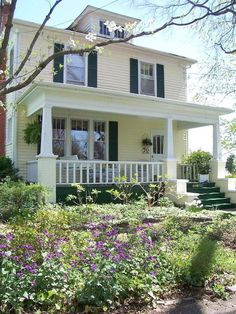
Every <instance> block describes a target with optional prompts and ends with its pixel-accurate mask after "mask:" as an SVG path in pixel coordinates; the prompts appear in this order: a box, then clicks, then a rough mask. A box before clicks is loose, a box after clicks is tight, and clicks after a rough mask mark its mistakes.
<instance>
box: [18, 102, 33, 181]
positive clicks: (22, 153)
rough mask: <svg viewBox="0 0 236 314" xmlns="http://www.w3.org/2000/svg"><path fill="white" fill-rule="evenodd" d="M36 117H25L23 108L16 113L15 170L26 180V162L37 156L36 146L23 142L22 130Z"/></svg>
mask: <svg viewBox="0 0 236 314" xmlns="http://www.w3.org/2000/svg"><path fill="white" fill-rule="evenodd" d="M36 118H37V117H31V118H27V117H26V110H25V108H24V107H23V106H21V107H20V108H19V109H18V112H17V124H18V127H17V163H16V165H17V168H19V170H20V173H19V175H20V176H22V177H23V178H24V179H26V174H27V161H29V160H34V159H35V156H36V155H37V145H36V144H27V143H26V142H25V141H24V129H25V127H26V126H27V124H28V123H30V122H32V121H34V120H35V119H36Z"/></svg>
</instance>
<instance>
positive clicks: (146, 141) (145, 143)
mask: <svg viewBox="0 0 236 314" xmlns="http://www.w3.org/2000/svg"><path fill="white" fill-rule="evenodd" d="M142 145H143V152H144V153H145V154H148V153H149V151H150V146H152V141H151V139H150V138H148V137H145V138H144V139H143V140H142Z"/></svg>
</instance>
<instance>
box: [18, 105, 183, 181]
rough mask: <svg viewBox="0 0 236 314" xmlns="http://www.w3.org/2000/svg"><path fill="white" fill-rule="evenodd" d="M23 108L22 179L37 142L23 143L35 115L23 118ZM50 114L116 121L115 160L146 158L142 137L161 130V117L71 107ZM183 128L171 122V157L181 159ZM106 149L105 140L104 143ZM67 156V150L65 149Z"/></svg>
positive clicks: (20, 127) (22, 112)
mask: <svg viewBox="0 0 236 314" xmlns="http://www.w3.org/2000/svg"><path fill="white" fill-rule="evenodd" d="M25 113H26V112H25V109H24V108H23V107H21V109H20V110H19V112H18V137H17V143H18V164H17V167H19V168H20V170H21V171H20V175H21V176H23V177H24V178H26V173H27V168H26V167H27V161H28V160H34V159H35V156H36V154H37V145H34V144H30V145H28V144H26V143H25V142H24V139H23V136H24V132H23V130H24V128H25V127H26V125H27V123H29V122H30V121H32V120H33V119H35V118H36V116H35V118H33V117H32V118H31V119H29V118H27V117H26V115H25ZM53 117H60V118H65V119H91V120H102V121H107V122H108V121H117V122H118V160H119V161H150V160H151V152H150V153H149V154H145V153H143V150H142V144H141V142H142V139H143V138H145V137H151V131H152V130H153V129H157V130H163V131H164V130H165V120H164V119H150V118H141V117H133V116H123V115H114V114H101V113H98V112H96V113H92V112H86V111H83V112H82V111H75V110H61V109H60V110H59V109H56V108H54V109H53ZM183 133H184V131H183V130H181V131H179V130H178V129H177V123H174V145H175V157H176V158H178V159H179V160H181V157H182V155H183V154H184V148H185V146H184V141H183ZM68 139H69V133H67V140H68ZM107 149H108V142H107ZM67 154H68V155H69V154H70V152H69V151H68V152H67Z"/></svg>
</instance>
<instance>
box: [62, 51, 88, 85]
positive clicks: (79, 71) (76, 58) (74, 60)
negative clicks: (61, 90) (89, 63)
mask: <svg viewBox="0 0 236 314" xmlns="http://www.w3.org/2000/svg"><path fill="white" fill-rule="evenodd" d="M65 81H66V83H71V84H78V85H85V56H80V55H68V56H67V57H66V71H65Z"/></svg>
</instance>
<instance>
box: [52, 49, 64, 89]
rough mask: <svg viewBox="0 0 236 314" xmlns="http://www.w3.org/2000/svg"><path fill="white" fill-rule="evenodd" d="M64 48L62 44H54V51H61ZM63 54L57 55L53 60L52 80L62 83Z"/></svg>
mask: <svg viewBox="0 0 236 314" xmlns="http://www.w3.org/2000/svg"><path fill="white" fill-rule="evenodd" d="M63 49H64V45H63V44H57V43H56V44H54V53H56V52H59V51H62V50H63ZM63 66H64V56H61V57H57V58H55V59H54V60H53V69H54V71H53V82H58V83H63V76H64V75H63V72H64V71H63V70H64V68H63Z"/></svg>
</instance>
